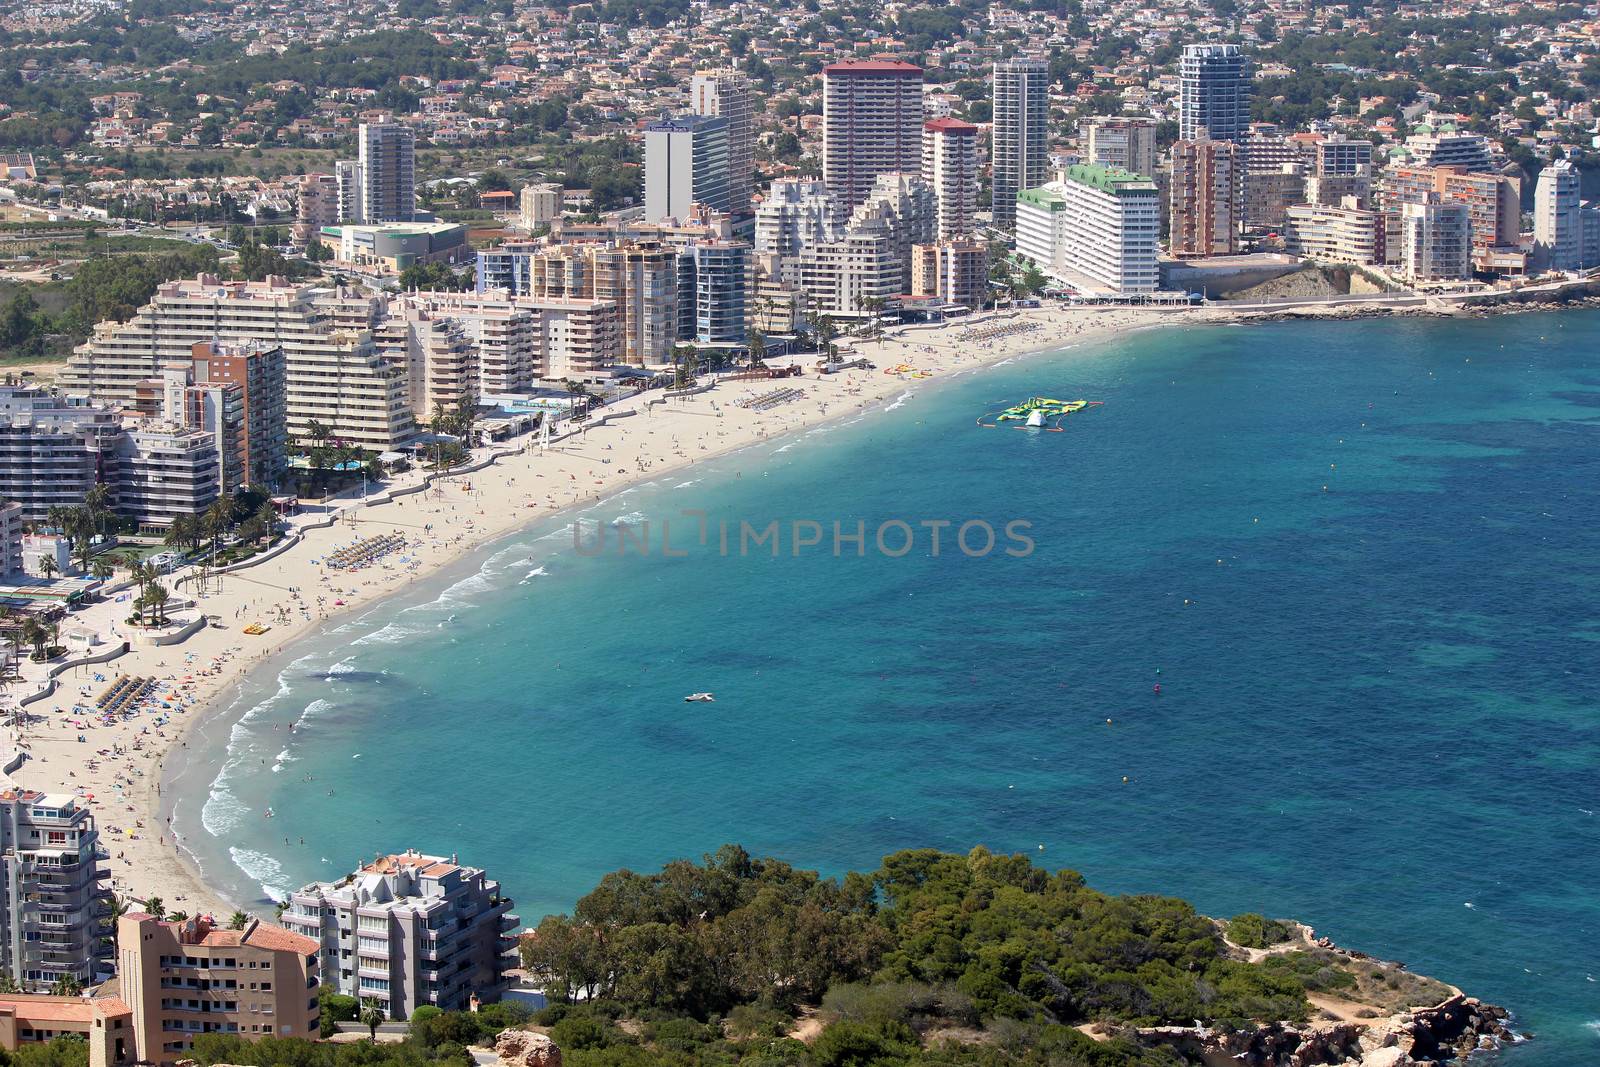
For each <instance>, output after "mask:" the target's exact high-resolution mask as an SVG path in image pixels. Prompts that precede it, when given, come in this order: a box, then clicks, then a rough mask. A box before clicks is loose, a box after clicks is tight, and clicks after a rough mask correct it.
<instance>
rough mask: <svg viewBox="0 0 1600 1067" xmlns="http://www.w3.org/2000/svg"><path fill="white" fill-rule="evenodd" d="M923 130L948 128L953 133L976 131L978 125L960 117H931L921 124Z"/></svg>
mask: <svg viewBox="0 0 1600 1067" xmlns="http://www.w3.org/2000/svg"><path fill="white" fill-rule="evenodd" d="M922 128H923V129H925V130H948V131H952V132H955V133H977V132H978V127H976V126H974V125H973V124H972V123H970V122H963V121H961V120H960V119H931V120H929V121H928V122H924V123H923V124H922Z"/></svg>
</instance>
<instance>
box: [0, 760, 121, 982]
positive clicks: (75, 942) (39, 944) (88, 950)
mask: <svg viewBox="0 0 1600 1067" xmlns="http://www.w3.org/2000/svg"><path fill="white" fill-rule="evenodd" d="M0 846H3V850H0V974H3V975H5V976H6V977H7V978H10V979H12V980H13V981H15V982H16V983H17V984H18V985H19V986H20V987H21V989H22V990H23V991H26V992H35V993H43V992H45V991H46V990H48V989H49V988H50V986H51V985H52V984H53V983H55V982H56V981H58V980H59V979H61V978H63V977H66V976H71V977H72V978H74V979H76V980H77V982H78V984H79V985H80V986H88V985H91V984H93V983H94V982H96V981H98V980H100V979H101V978H104V977H108V974H107V972H109V970H110V966H109V961H110V958H111V937H110V934H111V930H110V928H109V927H108V926H107V923H108V922H109V921H110V918H111V890H110V888H109V884H108V883H106V882H103V881H101V879H103V878H104V877H106V869H105V868H104V867H102V866H100V855H99V853H100V834H99V831H97V830H96V829H95V823H94V816H93V815H91V814H90V813H89V809H88V807H87V806H86V805H85V804H84V801H83V799H82V798H81V797H76V796H73V795H72V794H70V793H41V792H38V791H36V790H32V789H15V788H10V789H6V790H5V791H4V792H0Z"/></svg>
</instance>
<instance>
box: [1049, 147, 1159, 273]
mask: <svg viewBox="0 0 1600 1067" xmlns="http://www.w3.org/2000/svg"><path fill="white" fill-rule="evenodd" d="M1160 226H1161V206H1160V203H1159V201H1158V199H1157V193H1156V183H1155V182H1154V181H1152V180H1150V179H1149V178H1145V177H1142V176H1140V175H1137V174H1129V173H1127V172H1126V171H1116V170H1109V169H1107V168H1105V167H1096V166H1090V165H1080V166H1074V167H1068V168H1067V171H1066V175H1065V178H1064V180H1062V181H1059V182H1051V183H1049V184H1048V185H1045V186H1042V187H1041V188H1038V189H1028V190H1026V191H1024V192H1023V193H1021V194H1020V195H1019V196H1018V197H1017V252H1018V254H1019V255H1022V256H1024V257H1026V258H1027V259H1029V260H1032V261H1033V262H1034V263H1035V264H1036V265H1037V266H1038V267H1039V269H1040V270H1042V271H1044V272H1045V273H1046V274H1049V275H1051V276H1052V277H1055V278H1058V279H1060V280H1062V281H1064V282H1066V283H1067V284H1068V285H1071V286H1072V287H1074V288H1075V289H1077V290H1079V291H1080V292H1083V293H1087V294H1096V293H1104V294H1114V295H1124V294H1130V293H1152V292H1155V289H1156V284H1157V269H1156V255H1157V241H1158V237H1159V231H1160Z"/></svg>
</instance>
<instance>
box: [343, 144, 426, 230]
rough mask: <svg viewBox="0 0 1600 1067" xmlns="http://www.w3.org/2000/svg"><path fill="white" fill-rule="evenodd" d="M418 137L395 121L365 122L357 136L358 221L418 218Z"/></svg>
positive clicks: (411, 219)
mask: <svg viewBox="0 0 1600 1067" xmlns="http://www.w3.org/2000/svg"><path fill="white" fill-rule="evenodd" d="M415 157H416V134H415V133H413V132H412V130H411V129H410V127H408V126H401V125H400V124H398V123H395V122H363V123H362V124H361V127H360V129H359V131H358V132H357V134H356V180H357V182H358V184H359V186H360V188H359V193H358V201H357V208H358V211H359V213H360V216H359V218H356V219H355V220H354V221H356V222H364V223H377V222H411V221H413V220H415V219H416V217H417V189H416V183H417V170H416V159H415Z"/></svg>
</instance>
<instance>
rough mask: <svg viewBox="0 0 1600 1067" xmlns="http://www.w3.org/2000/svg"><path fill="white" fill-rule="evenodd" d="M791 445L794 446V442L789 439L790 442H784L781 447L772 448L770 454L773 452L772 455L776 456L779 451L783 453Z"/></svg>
mask: <svg viewBox="0 0 1600 1067" xmlns="http://www.w3.org/2000/svg"><path fill="white" fill-rule="evenodd" d="M793 447H794V442H793V441H790V442H789V443H788V444H786V445H784V446H783V447H782V448H775V449H773V450H772V454H773V455H774V456H776V455H780V454H781V453H784V452H787V451H789V449H791V448H793Z"/></svg>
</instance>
